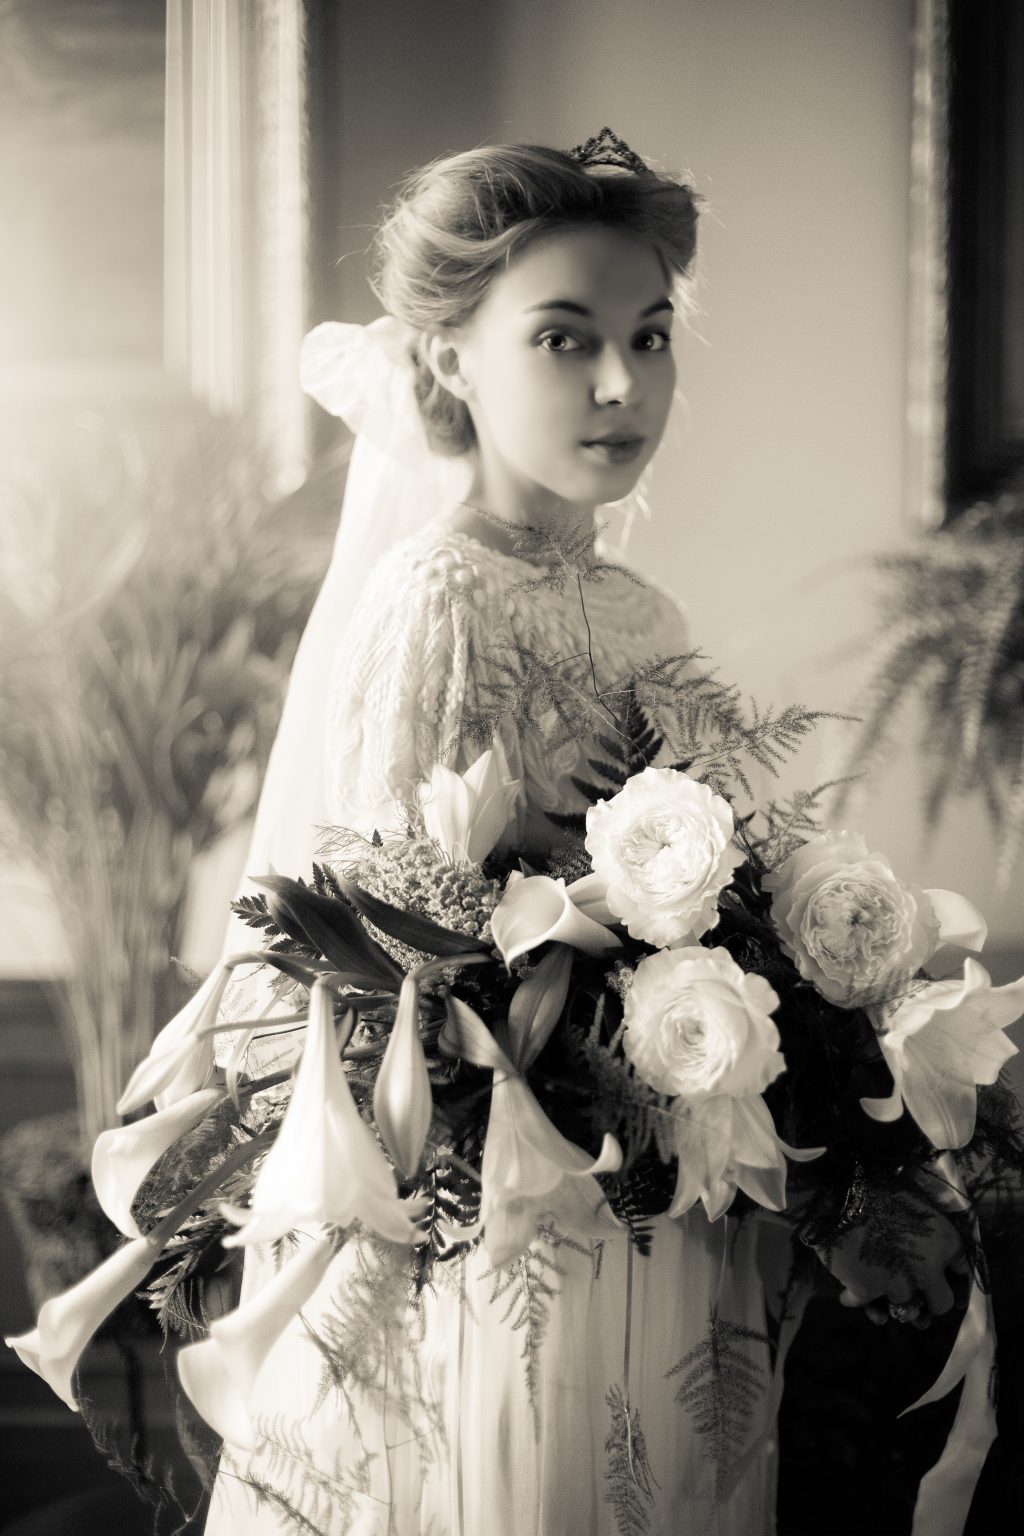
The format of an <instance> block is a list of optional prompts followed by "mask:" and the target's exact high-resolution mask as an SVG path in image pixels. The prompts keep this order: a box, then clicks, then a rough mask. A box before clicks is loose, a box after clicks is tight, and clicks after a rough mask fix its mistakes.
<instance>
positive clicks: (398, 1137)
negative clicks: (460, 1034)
mask: <svg viewBox="0 0 1024 1536" xmlns="http://www.w3.org/2000/svg"><path fill="white" fill-rule="evenodd" d="M419 1024H420V993H419V987H418V985H417V982H416V978H415V976H406V978H405V980H404V981H403V982H402V990H401V992H400V993H399V998H398V1011H397V1013H396V1014H395V1022H394V1026H393V1028H392V1030H391V1038H390V1039H389V1040H388V1044H387V1050H386V1051H385V1052H384V1059H383V1061H382V1062H381V1064H380V1071H379V1073H378V1074H377V1081H376V1083H375V1084H374V1089H373V1118H374V1120H375V1121H376V1123H377V1129H378V1130H379V1131H380V1134H381V1137H382V1138H383V1141H384V1145H385V1146H386V1147H387V1149H388V1151H389V1152H390V1153H391V1156H392V1158H393V1159H394V1162H395V1164H396V1166H397V1167H398V1168H399V1169H400V1170H401V1172H402V1173H404V1174H405V1176H406V1178H407V1179H411V1178H412V1176H413V1174H414V1173H415V1172H416V1170H417V1168H418V1167H419V1165H420V1157H421V1156H422V1154H423V1144H424V1142H425V1141H426V1139H427V1132H428V1131H429V1129H430V1119H431V1115H432V1114H433V1100H432V1097H431V1093H430V1075H429V1073H428V1072H427V1062H426V1057H425V1056H424V1054H423V1042H422V1040H421V1039H420V1029H419Z"/></svg>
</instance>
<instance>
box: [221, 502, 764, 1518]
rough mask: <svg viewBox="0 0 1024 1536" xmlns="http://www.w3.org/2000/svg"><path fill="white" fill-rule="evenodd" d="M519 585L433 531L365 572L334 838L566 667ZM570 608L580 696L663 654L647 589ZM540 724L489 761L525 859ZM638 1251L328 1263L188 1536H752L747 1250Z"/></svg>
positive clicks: (545, 1246)
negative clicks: (512, 795)
mask: <svg viewBox="0 0 1024 1536" xmlns="http://www.w3.org/2000/svg"><path fill="white" fill-rule="evenodd" d="M537 574H538V572H537V568H536V567H534V566H531V565H530V563H529V562H527V561H525V560H522V559H519V558H518V557H515V556H509V555H504V554H500V553H497V552H496V551H494V550H491V549H489V548H487V547H486V546H484V545H483V544H481V543H479V542H478V541H477V540H475V539H472V538H470V537H469V536H468V535H465V534H462V533H457V532H450V531H446V530H445V529H443V528H438V527H431V528H428V529H424V530H423V531H422V532H421V533H419V534H417V535H414V536H413V537H412V538H408V539H405V540H402V541H401V542H400V543H399V544H397V545H395V546H394V547H393V549H392V550H391V551H389V553H388V554H387V555H386V556H385V557H384V558H383V559H382V560H381V561H379V562H378V564H377V566H376V567H375V568H374V571H373V572H372V574H371V577H370V580H369V581H368V583H367V586H366V588H365V590H364V593H363V596H362V598H361V600H360V603H359V607H358V610H357V613H356V615H355V617H354V622H353V625H352V629H351V634H352V635H354V636H355V639H354V640H353V641H352V642H351V643H350V644H348V645H347V646H346V649H345V653H344V654H342V655H338V656H337V657H336V659H335V666H334V669H333V672H332V676H331V678H330V680H329V685H328V687H327V689H326V702H325V708H326V711H327V727H328V728H327V732H326V738H327V746H326V762H325V774H326V783H327V787H328V808H329V812H330V816H331V818H332V820H334V821H336V822H338V823H339V824H344V825H348V826H353V827H356V828H357V829H359V830H367V831H368V830H370V829H372V825H373V824H374V823H375V822H376V821H377V820H378V819H380V820H383V819H384V818H385V817H386V816H387V815H388V814H391V815H393V814H394V801H395V798H396V797H400V796H401V795H402V794H403V792H405V791H407V790H408V789H409V788H410V787H411V785H412V784H414V783H415V782H416V781H417V780H419V779H422V778H423V777H424V776H425V774H428V773H429V769H430V765H431V763H432V762H434V761H436V760H438V758H440V757H442V756H443V754H444V752H445V749H446V747H449V746H450V744H451V742H452V740H453V738H456V737H457V734H458V730H459V725H460V721H461V719H462V718H463V715H464V714H465V713H466V712H471V711H472V710H473V709H474V708H477V707H479V705H480V703H481V701H482V699H484V697H485V696H486V693H487V690H488V687H489V686H490V685H491V683H492V682H493V679H494V675H495V672H494V669H495V667H496V665H497V657H498V656H500V655H503V654H504V655H509V654H513V653H511V652H507V651H506V652H502V651H501V650H500V643H501V642H502V640H503V639H504V640H515V641H517V642H519V643H520V644H528V643H530V642H531V641H534V642H535V643H536V645H537V647H538V648H539V649H543V650H544V651H545V652H546V653H557V654H558V655H560V656H565V657H572V656H577V655H579V654H580V653H582V652H585V650H586V644H587V636H586V634H585V631H584V621H583V616H582V613H581V609H580V602H579V594H578V591H577V590H576V589H575V587H573V589H572V590H571V591H568V592H566V594H565V595H562V594H560V593H558V592H557V591H553V590H552V589H551V588H550V587H539V588H535V589H534V590H530V585H529V579H530V578H531V577H536V575H537ZM524 583H526V585H525V587H524V585H523V584H524ZM512 588H516V589H517V590H510V589H512ZM585 598H586V607H587V616H588V619H589V622H590V630H591V635H592V653H593V658H594V665H595V668H596V671H597V675H598V678H599V679H600V681H601V683H602V685H603V686H606V685H608V684H610V683H611V682H612V681H613V680H614V679H616V678H619V677H624V676H628V673H629V669H630V666H631V665H633V664H635V663H636V662H637V661H638V660H640V659H642V658H644V657H650V655H651V654H652V653H656V652H659V651H661V652H664V653H678V652H680V651H681V650H683V649H684V646H685V640H684V628H683V621H682V617H681V613H680V609H679V607H678V605H677V604H676V603H675V601H674V599H672V598H671V597H670V596H669V595H668V594H667V593H666V592H663V591H662V590H661V589H660V588H657V587H654V586H651V585H650V584H649V583H648V584H647V585H646V586H645V587H642V586H640V585H638V584H637V583H636V582H634V581H632V580H630V579H629V577H628V576H627V575H625V574H623V573H621V572H615V571H609V572H608V573H607V576H606V578H605V579H604V580H602V581H595V582H593V583H589V584H588V586H587V589H586V594H585ZM545 725H547V726H550V725H551V722H541V729H540V730H539V731H538V733H537V734H536V735H535V736H532V737H531V738H530V739H524V740H514V739H512V738H511V737H506V739H505V745H506V749H507V750H508V751H509V752H510V753H511V755H512V757H511V760H512V763H513V767H514V771H515V772H516V774H517V775H520V776H521V777H522V778H523V781H524V782H523V791H522V800H521V803H520V805H519V807H518V811H517V823H516V827H515V832H514V835H515V839H516V846H517V847H519V848H524V849H525V848H529V847H530V846H531V845H533V846H550V839H551V835H552V823H551V822H549V821H548V820H547V819H546V817H545V816H544V814H543V813H544V811H545V810H546V809H554V808H563V809H575V808H576V803H577V802H576V798H575V797H576V791H575V790H574V789H573V787H572V785H571V782H570V776H571V774H572V772H573V769H574V767H575V762H576V756H577V754H578V753H579V752H580V751H582V750H583V748H582V746H581V744H579V743H569V744H566V745H563V746H562V747H560V748H558V749H557V750H555V751H551V750H550V748H549V746H548V745H547V742H546V736H545ZM463 750H464V749H463V748H461V747H460V746H459V745H458V744H456V746H455V747H454V748H453V749H452V753H451V755H449V756H448V758H447V759H446V760H447V761H448V762H449V765H450V766H452V767H455V768H461V767H462V766H465V763H464V757H463V755H462V754H463ZM258 1045H259V1042H257V1047H258ZM651 1227H652V1244H651V1252H650V1254H649V1255H647V1256H644V1255H642V1254H640V1253H639V1252H637V1251H636V1249H635V1248H634V1247H633V1245H632V1244H631V1242H630V1240H629V1237H628V1234H627V1233H626V1230H625V1229H624V1228H623V1227H621V1226H619V1225H617V1224H616V1223H614V1222H613V1221H610V1220H608V1219H601V1220H596V1219H595V1220H594V1221H591V1222H590V1223H589V1224H587V1225H584V1224H582V1222H581V1218H580V1217H579V1214H578V1211H577V1210H576V1209H573V1210H569V1209H564V1208H560V1207H559V1206H558V1205H557V1204H553V1206H552V1208H551V1209H550V1210H549V1211H546V1212H545V1213H544V1216H543V1219H542V1222H541V1224H540V1226H539V1228H538V1232H537V1236H536V1238H535V1240H534V1242H533V1243H532V1244H531V1246H530V1248H529V1250H528V1251H527V1253H526V1254H524V1255H522V1256H521V1257H520V1258H519V1259H517V1260H515V1261H513V1262H512V1263H510V1264H508V1265H506V1266H504V1267H503V1268H498V1269H495V1268H492V1267H491V1265H490V1262H489V1260H488V1258H487V1255H486V1253H485V1252H484V1250H483V1249H482V1248H479V1247H478V1248H475V1249H473V1250H472V1251H471V1252H469V1253H468V1254H466V1255H464V1256H463V1257H461V1258H457V1259H454V1260H451V1261H449V1262H447V1263H444V1264H438V1265H435V1267H434V1271H433V1273H432V1275H431V1278H430V1281H429V1282H428V1283H427V1284H426V1285H424V1286H422V1288H420V1287H419V1286H418V1285H417V1280H416V1260H415V1256H414V1255H413V1256H410V1250H409V1249H408V1248H407V1247H399V1246H398V1245H392V1244H389V1243H387V1242H384V1241H383V1240H381V1239H379V1238H377V1237H372V1236H370V1235H363V1236H359V1237H351V1238H350V1239H349V1241H348V1242H347V1243H346V1244H345V1246H344V1247H343V1248H342V1250H341V1252H340V1253H339V1254H338V1255H337V1257H336V1258H335V1260H334V1261H333V1263H332V1265H331V1268H330V1269H329V1271H328V1273H327V1275H326V1276H325V1278H324V1280H323V1282H322V1283H321V1285H320V1287H319V1289H318V1290H317V1292H316V1294H315V1295H314V1296H313V1298H312V1300H311V1301H310V1302H309V1303H308V1304H307V1306H306V1307H305V1308H304V1309H303V1312H302V1314H301V1315H300V1316H299V1317H298V1318H296V1319H295V1321H294V1322H293V1323H292V1325H291V1326H290V1327H289V1329H288V1331H287V1332H286V1333H285V1335H284V1336H283V1337H282V1338H281V1339H280V1340H279V1342H278V1343H277V1345H276V1346H275V1347H274V1349H273V1351H272V1352H271V1354H270V1356H269V1357H268V1360H267V1363H266V1365H265V1366H264V1368H263V1370H262V1372H261V1374H260V1376H259V1378H258V1380H257V1384H256V1399H257V1400H256V1402H255V1404H254V1405H253V1408H252V1414H253V1418H254V1420H255V1421H256V1423H257V1425H258V1428H259V1432H260V1435H261V1437H262V1438H261V1440H260V1443H259V1445H258V1448H257V1449H256V1450H255V1451H254V1452H251V1453H246V1452H241V1451H238V1450H233V1449H228V1450H226V1451H225V1453H224V1455H223V1457H222V1461H221V1468H220V1471H219V1474H218V1477H217V1481H216V1485H215V1489H214V1494H213V1501H212V1506H211V1512H210V1516H209V1520H208V1523H207V1527H206V1529H207V1532H208V1536H237V1533H241V1532H246V1533H253V1536H263V1533H267V1536H269V1533H271V1532H275V1533H276V1532H280V1531H282V1530H295V1531H305V1532H307V1533H313V1532H322V1533H323V1536H343V1533H359V1536H522V1533H524V1532H529V1533H531V1536H534V1533H535V1536H569V1533H571V1536H626V1533H629V1536H635V1533H656V1536H677V1533H680V1532H686V1533H687V1536H698V1533H700V1532H703V1531H708V1532H715V1533H719V1536H767V1533H769V1532H771V1531H773V1530H774V1514H773V1510H774V1498H775V1476H774V1450H773V1446H772V1441H771V1439H770V1433H769V1431H770V1428H771V1417H772V1411H773V1410H772V1409H771V1407H770V1385H771V1379H770V1350H769V1345H768V1340H767V1337H766V1331H765V1329H766V1324H765V1311H764V1298H763V1286H762V1282H761V1280H760V1277H759V1272H758V1263H757V1252H756V1249H757V1243H758V1231H757V1224H756V1223H750V1224H747V1225H744V1226H742V1227H740V1226H738V1224H737V1223H735V1222H732V1221H730V1220H729V1219H728V1218H726V1219H724V1220H721V1221H719V1222H717V1223H715V1224H714V1225H711V1224H709V1223H708V1221H707V1219H706V1217H705V1215H704V1212H703V1208H702V1207H701V1206H699V1205H698V1206H697V1207H696V1208H695V1209H693V1210H691V1211H690V1212H689V1213H688V1214H687V1215H686V1217H684V1218H683V1219H682V1220H670V1219H668V1218H667V1217H665V1216H660V1217H656V1218H653V1219H652V1221H651ZM727 1246H728V1253H726V1247H727ZM274 1270H275V1261H274V1258H273V1255H272V1254H271V1253H270V1251H269V1250H266V1249H258V1250H255V1251H253V1252H251V1253H250V1254H249V1255H248V1256H247V1261H246V1270H245V1279H244V1292H243V1294H245V1295H251V1294H253V1293H254V1292H255V1291H257V1290H258V1289H259V1288H260V1287H261V1286H262V1285H263V1284H264V1283H265V1282H266V1280H267V1279H268V1278H269V1277H270V1276H271V1275H272V1274H273V1273H274ZM712 1320H713V1326H712ZM744 1451H745V1452H746V1454H744Z"/></svg>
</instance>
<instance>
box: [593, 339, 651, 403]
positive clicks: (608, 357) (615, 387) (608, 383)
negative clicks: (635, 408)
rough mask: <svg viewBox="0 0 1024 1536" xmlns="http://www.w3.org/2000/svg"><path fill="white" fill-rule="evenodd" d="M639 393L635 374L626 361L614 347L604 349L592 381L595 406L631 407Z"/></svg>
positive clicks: (629, 362)
mask: <svg viewBox="0 0 1024 1536" xmlns="http://www.w3.org/2000/svg"><path fill="white" fill-rule="evenodd" d="M639 392H640V385H639V380H638V378H637V373H636V370H635V368H634V367H633V365H632V360H631V359H630V360H628V361H627V359H626V358H625V357H624V356H623V354H622V353H621V352H620V351H618V349H617V348H615V347H605V348H604V350H603V351H602V353H601V356H600V359H599V361H598V367H597V372H596V377H595V380H594V401H595V403H596V404H597V405H616V404H618V405H633V404H635V403H636V401H637V399H638V397H639Z"/></svg>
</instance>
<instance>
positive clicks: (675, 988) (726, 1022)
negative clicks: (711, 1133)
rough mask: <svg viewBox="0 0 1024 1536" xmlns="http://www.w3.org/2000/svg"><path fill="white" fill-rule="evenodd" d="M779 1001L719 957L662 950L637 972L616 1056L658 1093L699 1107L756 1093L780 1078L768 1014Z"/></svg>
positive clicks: (697, 950)
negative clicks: (621, 1053) (708, 1101)
mask: <svg viewBox="0 0 1024 1536" xmlns="http://www.w3.org/2000/svg"><path fill="white" fill-rule="evenodd" d="M778 1006H779V999H778V997H777V995H776V993H775V992H774V990H773V989H772V988H771V987H770V986H769V984H768V982H767V981H765V979H764V977H763V976H749V975H747V973H746V972H745V971H743V970H742V969H741V968H740V967H739V966H738V965H737V964H736V962H735V960H734V959H733V958H732V956H731V955H730V954H729V952H728V951H727V950H724V949H702V948H701V947H700V946H699V945H696V946H693V947H692V948H688V949H664V950H661V951H660V952H659V953H658V954H656V955H647V956H646V957H645V958H644V959H643V960H641V961H640V964H639V965H638V966H637V968H636V971H635V973H634V975H633V982H632V985H631V986H630V989H629V992H628V993H627V994H626V1001H625V1006H624V1011H623V1022H624V1023H625V1026H626V1028H625V1033H624V1035H623V1041H622V1048H623V1050H624V1051H625V1053H626V1055H627V1056H628V1057H629V1059H630V1061H631V1062H632V1063H633V1065H634V1067H635V1068H636V1070H637V1072H638V1073H639V1074H640V1076H641V1077H642V1078H643V1079H644V1081H645V1082H646V1083H649V1084H650V1086H651V1087H652V1088H654V1089H656V1090H657V1092H658V1093H667V1094H672V1095H673V1096H674V1097H677V1098H685V1099H689V1100H701V1099H706V1098H710V1097H713V1096H718V1095H721V1094H728V1095H730V1096H732V1097H735V1098H747V1097H749V1096H750V1095H752V1094H758V1093H763V1092H764V1090H765V1089H766V1088H767V1086H768V1084H769V1083H770V1082H773V1081H774V1079H775V1078H776V1077H778V1075H779V1073H780V1072H782V1071H783V1069H784V1067H785V1062H784V1060H783V1057H782V1055H781V1053H780V1051H779V1032H778V1030H777V1029H776V1027H775V1025H774V1023H773V1022H772V1020H771V1018H770V1017H769V1014H771V1013H772V1011H773V1010H774V1009H775V1008H777V1007H778Z"/></svg>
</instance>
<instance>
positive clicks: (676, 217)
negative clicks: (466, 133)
mask: <svg viewBox="0 0 1024 1536" xmlns="http://www.w3.org/2000/svg"><path fill="white" fill-rule="evenodd" d="M697 203H698V197H697V194H696V193H695V192H694V190H693V188H692V187H690V186H689V185H687V183H686V182H684V181H682V180H681V179H677V178H675V177H672V176H669V175H667V174H664V173H662V172H660V171H656V170H646V171H619V170H614V171H610V172H609V171H604V170H601V169H600V168H594V169H592V170H587V169H586V168H585V167H584V166H582V165H581V164H580V163H579V161H578V160H576V159H575V158H574V157H573V156H572V155H570V154H567V153H566V152H564V151H563V150H559V149H550V148H548V147H546V146H545V145H542V144H491V145H485V146H483V147H481V148H478V149H469V150H465V151H463V152H462V153H460V154H457V155H447V156H445V157H443V158H442V159H439V160H433V161H431V162H430V163H429V164H428V165H425V166H423V167H422V168H421V169H419V170H417V171H414V172H413V173H412V174H411V175H410V176H409V177H408V178H407V179H406V181H405V182H404V183H403V184H402V186H401V189H400V191H399V193H398V196H397V197H396V199H395V201H394V202H393V204H392V205H391V207H390V209H389V211H388V213H387V215H386V217H385V219H384V221H383V223H382V224H381V226H380V228H379V229H378V231H377V233H376V235H375V237H374V242H373V250H372V254H373V275H372V277H371V287H372V288H373V291H374V293H375V294H376V295H377V297H378V299H379V300H380V302H381V304H382V305H383V307H384V309H385V310H387V311H388V312H389V313H390V314H392V315H395V316H396V317H397V318H398V319H400V320H403V321H405V322H406V324H408V325H409V326H410V327H411V328H412V329H413V330H414V331H417V332H418V331H422V330H423V329H425V328H426V327H428V326H435V325H455V326H457V325H461V324H464V323H465V322H466V321H467V320H468V319H469V318H470V316H471V315H472V314H473V312H474V310H475V309H476V308H477V306H478V305H479V304H480V303H481V301H482V300H483V298H484V296H485V295H486V293H487V290H488V288H489V286H490V284H491V282H492V281H493V279H494V277H495V276H496V274H498V273H499V272H501V271H503V270H505V269H506V268H507V267H508V266H510V265H511V263H512V261H513V260H514V259H515V257H516V256H517V255H518V254H519V253H520V252H521V251H523V250H524V249H525V248H526V247H527V246H528V245H530V244H532V243H533V242H534V241H535V240H538V239H540V238H541V237H543V236H546V235H550V234H552V233H556V232H557V231H559V230H562V229H565V228H566V227H568V226H578V225H581V224H597V225H603V226H607V227H609V228H612V229H622V230H626V231H628V232H630V233H632V234H635V235H637V236H639V237H640V238H641V239H644V240H647V241H649V242H650V244H651V245H652V246H653V247H654V249H655V251H656V252H657V253H658V255H659V256H660V258H661V260H662V263H663V265H664V267H665V272H666V276H667V277H668V278H669V280H670V281H671V280H673V279H675V280H676V282H677V284H678V285H681V284H682V281H683V279H685V278H686V276H687V275H688V274H689V272H690V268H691V265H692V262H693V258H694V254H695V251H696V245H697ZM413 364H414V366H415V369H416V398H417V401H418V402H419V407H420V411H421V413H422V416H423V420H424V424H425V426H426V429H427V435H428V438H429V440H430V443H431V446H432V448H433V449H434V450H435V452H438V453H442V454H448V455H453V454H460V453H465V452H466V451H467V450H468V449H469V448H470V447H472V445H473V443H474V441H475V433H474V429H473V423H472V420H471V418H470V414H469V411H468V409H467V407H466V405H465V403H464V402H463V401H462V400H459V399H458V398H457V397H456V396H455V395H453V394H452V393H451V391H450V390H447V389H445V388H444V386H443V385H442V384H441V383H440V382H439V381H438V379H437V378H436V377H435V376H434V373H433V371H432V370H431V368H430V366H429V364H428V363H427V361H426V359H425V358H423V357H421V356H420V355H419V354H418V353H417V352H415V351H414V352H413Z"/></svg>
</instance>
